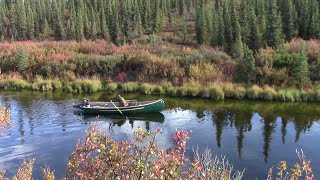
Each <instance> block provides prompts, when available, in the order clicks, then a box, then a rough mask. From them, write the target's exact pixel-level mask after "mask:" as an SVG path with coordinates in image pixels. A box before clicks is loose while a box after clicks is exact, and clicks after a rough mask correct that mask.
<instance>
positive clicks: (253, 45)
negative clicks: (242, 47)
mask: <svg viewBox="0 0 320 180" xmlns="http://www.w3.org/2000/svg"><path fill="white" fill-rule="evenodd" d="M250 9H251V10H250V23H249V31H248V32H250V33H249V36H248V47H249V48H250V49H251V50H253V51H254V52H256V51H258V50H259V48H260V41H261V40H260V32H259V27H258V23H257V16H256V14H255V13H254V10H253V8H250Z"/></svg>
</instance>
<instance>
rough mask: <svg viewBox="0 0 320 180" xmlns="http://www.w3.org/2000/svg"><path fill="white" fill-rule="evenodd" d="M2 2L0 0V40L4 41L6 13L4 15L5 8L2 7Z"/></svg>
mask: <svg viewBox="0 0 320 180" xmlns="http://www.w3.org/2000/svg"><path fill="white" fill-rule="evenodd" d="M2 4H3V3H1V2H0V41H2V40H3V39H2V38H4V35H5V25H4V18H5V15H4V10H3V8H2Z"/></svg>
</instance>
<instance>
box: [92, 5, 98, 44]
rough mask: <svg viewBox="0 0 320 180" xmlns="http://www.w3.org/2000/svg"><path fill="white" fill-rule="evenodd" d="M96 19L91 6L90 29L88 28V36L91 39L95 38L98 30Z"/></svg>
mask: <svg viewBox="0 0 320 180" xmlns="http://www.w3.org/2000/svg"><path fill="white" fill-rule="evenodd" d="M96 19H97V18H96V14H95V12H94V10H93V8H91V21H92V23H91V29H90V38H91V39H93V40H95V39H96V38H97V34H98V32H97V29H98V28H97V20H96Z"/></svg>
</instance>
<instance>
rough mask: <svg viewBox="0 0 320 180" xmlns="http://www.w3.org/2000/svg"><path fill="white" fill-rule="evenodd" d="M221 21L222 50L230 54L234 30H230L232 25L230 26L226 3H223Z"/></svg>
mask: <svg viewBox="0 0 320 180" xmlns="http://www.w3.org/2000/svg"><path fill="white" fill-rule="evenodd" d="M222 7H223V19H224V20H223V21H222V23H224V50H225V51H226V52H227V53H231V51H232V46H233V43H234V41H233V32H234V30H233V29H232V24H231V16H230V14H229V13H230V11H229V9H228V6H227V3H226V2H224V3H223V6H222Z"/></svg>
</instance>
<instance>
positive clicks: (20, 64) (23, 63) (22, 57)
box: [17, 46, 29, 72]
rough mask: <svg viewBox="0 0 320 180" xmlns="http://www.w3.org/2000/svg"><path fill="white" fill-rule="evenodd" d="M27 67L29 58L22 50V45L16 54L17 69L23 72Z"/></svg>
mask: <svg viewBox="0 0 320 180" xmlns="http://www.w3.org/2000/svg"><path fill="white" fill-rule="evenodd" d="M28 68H29V59H28V56H27V54H26V51H25V50H24V47H22V46H20V47H19V49H18V54H17V69H18V71H19V72H25V71H27V70H28Z"/></svg>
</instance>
